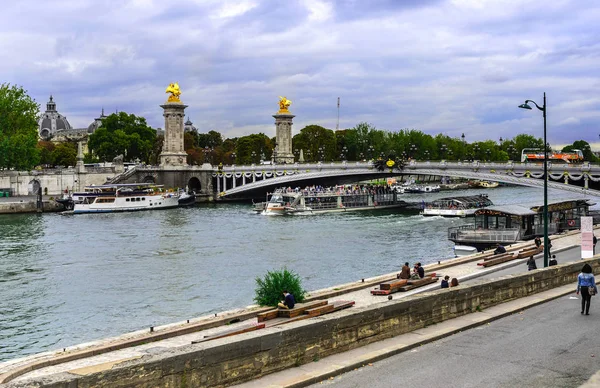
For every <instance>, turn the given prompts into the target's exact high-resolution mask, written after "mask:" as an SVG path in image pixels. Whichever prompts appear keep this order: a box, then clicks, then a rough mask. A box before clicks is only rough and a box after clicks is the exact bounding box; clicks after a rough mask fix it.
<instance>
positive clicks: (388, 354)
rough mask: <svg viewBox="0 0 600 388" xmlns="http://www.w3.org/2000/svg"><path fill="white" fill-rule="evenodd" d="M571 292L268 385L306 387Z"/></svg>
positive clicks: (287, 387) (290, 387) (288, 387)
mask: <svg viewBox="0 0 600 388" xmlns="http://www.w3.org/2000/svg"><path fill="white" fill-rule="evenodd" d="M572 292H573V290H570V291H565V292H561V293H560V294H557V295H552V296H550V297H547V298H544V299H540V300H536V301H534V302H532V303H531V304H529V305H527V306H525V307H523V306H520V307H519V308H516V309H512V310H510V311H506V312H503V313H498V314H497V315H494V316H491V317H489V318H488V319H485V320H482V321H479V322H474V323H471V324H467V325H465V326H463V327H461V328H457V329H454V330H449V331H447V332H445V333H443V334H440V335H437V336H433V337H430V338H427V339H424V340H423V341H420V342H415V343H412V344H409V345H406V346H402V347H400V348H397V349H394V350H391V351H388V352H386V353H384V354H378V355H376V356H373V357H367V358H365V359H363V360H361V361H359V362H354V363H352V364H350V365H346V366H343V367H340V368H339V369H336V370H334V371H331V372H327V373H323V374H320V375H318V376H312V377H309V378H306V379H304V380H303V381H300V382H297V383H293V384H290V385H270V386H269V387H278V388H279V387H282V388H283V387H285V388H303V387H307V386H309V385H312V384H317V383H319V382H321V381H324V380H327V379H329V378H330V377H335V376H338V375H341V374H343V373H347V372H350V371H352V370H354V369H357V368H361V367H363V366H365V365H366V364H368V363H373V362H377V361H381V360H384V359H386V358H389V357H392V356H395V355H397V354H400V353H403V352H406V351H408V350H411V349H414V348H417V347H419V346H422V345H426V344H428V343H431V342H435V341H438V340H440V339H442V338H446V337H449V336H451V335H454V334H456V333H460V332H461V331H464V330H469V329H472V328H474V327H478V326H481V325H484V324H486V323H489V322H493V321H495V320H498V319H501V318H504V317H507V316H509V315H512V314H515V313H516V312H519V311H523V310H526V309H529V308H531V307H535V306H538V305H540V304H544V303H546V302H549V301H551V300H554V299H558V298H560V297H563V296H565V295H568V294H570V293H572ZM532 296H535V294H533V295H532ZM517 300H518V299H517ZM484 311H485V310H484ZM471 314H473V313H471ZM465 315H468V314H465ZM465 315H463V316H465Z"/></svg>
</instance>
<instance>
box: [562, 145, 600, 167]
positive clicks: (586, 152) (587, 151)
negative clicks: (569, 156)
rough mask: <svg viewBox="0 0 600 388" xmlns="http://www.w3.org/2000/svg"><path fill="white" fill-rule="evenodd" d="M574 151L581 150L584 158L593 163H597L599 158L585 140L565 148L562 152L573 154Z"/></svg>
mask: <svg viewBox="0 0 600 388" xmlns="http://www.w3.org/2000/svg"><path fill="white" fill-rule="evenodd" d="M574 150H580V151H581V152H582V153H583V158H584V159H585V160H586V161H588V162H592V163H597V162H598V158H597V157H596V155H594V153H593V152H592V148H591V147H590V144H589V143H588V142H587V141H585V140H576V141H574V142H573V144H571V145H568V146H566V147H563V149H562V152H573V151H574Z"/></svg>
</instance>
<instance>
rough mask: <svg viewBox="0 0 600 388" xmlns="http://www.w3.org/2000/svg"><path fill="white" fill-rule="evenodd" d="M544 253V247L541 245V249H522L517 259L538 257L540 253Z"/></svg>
mask: <svg viewBox="0 0 600 388" xmlns="http://www.w3.org/2000/svg"><path fill="white" fill-rule="evenodd" d="M543 251H544V245H540V247H539V248H538V247H531V248H524V249H521V250H520V251H519V254H518V255H517V257H518V258H519V259H524V258H526V257H530V256H533V255H537V254H538V253H542V252H543Z"/></svg>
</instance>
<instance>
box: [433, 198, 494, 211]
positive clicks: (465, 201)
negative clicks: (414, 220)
mask: <svg viewBox="0 0 600 388" xmlns="http://www.w3.org/2000/svg"><path fill="white" fill-rule="evenodd" d="M447 203H456V204H461V205H463V206H464V207H465V208H474V207H484V206H492V205H493V204H494V203H493V202H492V201H490V200H489V198H488V197H487V196H486V195H471V196H466V197H446V198H440V199H436V200H435V201H433V202H432V205H434V206H435V205H445V204H447Z"/></svg>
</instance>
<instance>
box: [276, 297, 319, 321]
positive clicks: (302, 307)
mask: <svg viewBox="0 0 600 388" xmlns="http://www.w3.org/2000/svg"><path fill="white" fill-rule="evenodd" d="M326 304H327V301H326V300H315V301H312V302H307V303H296V305H295V306H294V308H293V309H277V316H278V317H282V318H294V317H297V316H299V315H302V314H304V311H306V310H309V309H312V308H315V307H319V306H324V305H326Z"/></svg>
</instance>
